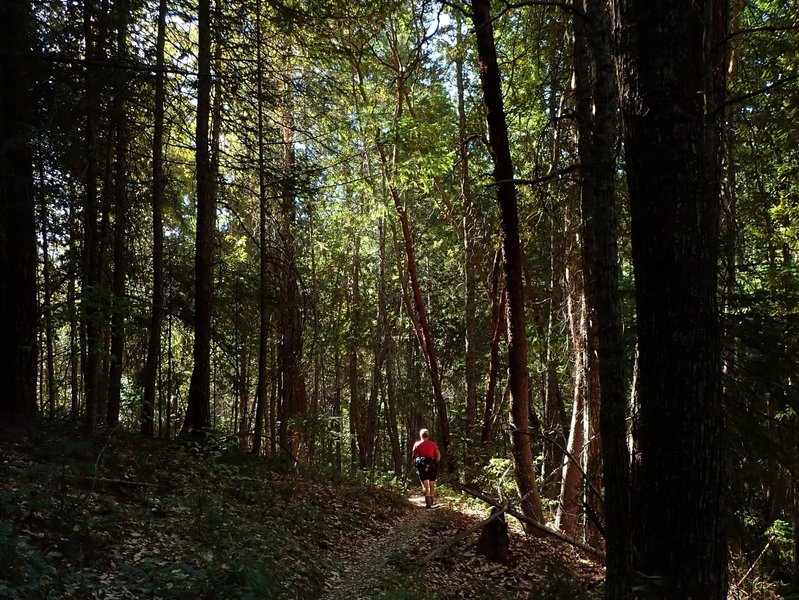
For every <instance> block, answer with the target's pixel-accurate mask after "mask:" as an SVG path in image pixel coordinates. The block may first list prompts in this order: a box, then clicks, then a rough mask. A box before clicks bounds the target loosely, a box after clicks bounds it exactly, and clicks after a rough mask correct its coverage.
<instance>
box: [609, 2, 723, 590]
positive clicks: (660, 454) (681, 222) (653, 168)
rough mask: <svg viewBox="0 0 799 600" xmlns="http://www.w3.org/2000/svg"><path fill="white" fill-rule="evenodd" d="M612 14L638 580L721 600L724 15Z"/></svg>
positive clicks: (641, 8) (654, 9)
mask: <svg viewBox="0 0 799 600" xmlns="http://www.w3.org/2000/svg"><path fill="white" fill-rule="evenodd" d="M614 6H615V13H616V14H615V21H616V23H617V31H616V39H617V41H618V44H619V50H618V64H617V68H618V73H619V77H620V82H619V83H620V100H621V109H622V111H621V112H622V117H623V123H624V136H625V149H626V164H627V179H628V184H629V190H630V206H631V222H632V250H633V266H634V271H635V279H636V307H637V315H638V344H639V361H640V365H639V369H640V374H639V377H640V382H639V398H640V414H641V422H640V449H641V469H640V474H639V476H638V478H637V482H638V485H639V486H640V489H639V498H640V501H639V503H638V505H637V506H636V507H635V510H634V511H633V512H634V514H635V515H636V519H637V521H638V527H636V528H635V531H636V533H637V534H638V535H639V539H638V540H637V544H636V546H637V549H638V551H639V559H640V560H639V562H638V564H637V565H636V570H638V571H640V572H641V573H644V574H645V575H647V576H650V577H653V576H657V577H659V578H661V579H662V583H663V586H662V587H660V588H659V590H658V595H659V596H660V597H667V598H688V597H691V598H703V599H708V600H712V599H722V598H726V595H727V577H726V565H727V548H726V543H725V535H724V521H725V516H724V510H723V504H724V503H723V497H724V493H723V490H724V465H725V459H724V442H723V428H724V426H723V420H724V419H723V411H722V387H721V350H720V335H719V315H718V305H717V299H716V285H717V271H718V267H717V252H718V250H717V246H718V227H719V226H718V219H719V199H718V192H719V178H720V177H719V160H718V135H719V120H720V118H721V116H722V115H720V114H719V111H718V110H717V106H718V101H719V99H720V98H722V93H721V92H722V90H723V86H724V75H725V73H724V69H723V68H722V66H723V65H724V60H723V59H724V47H725V38H726V31H727V3H726V2H723V1H721V0H705V1H704V2H695V1H693V0H691V1H688V0H680V1H676V2H670V3H662V4H652V3H649V2H642V1H640V0H615V1H614ZM652 140H657V141H658V143H652Z"/></svg>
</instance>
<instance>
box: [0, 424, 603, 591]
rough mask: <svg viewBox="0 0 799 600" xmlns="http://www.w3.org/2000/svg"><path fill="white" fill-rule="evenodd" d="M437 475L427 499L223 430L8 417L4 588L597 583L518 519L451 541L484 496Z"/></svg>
mask: <svg viewBox="0 0 799 600" xmlns="http://www.w3.org/2000/svg"><path fill="white" fill-rule="evenodd" d="M440 491H441V492H443V493H442V494H440V496H439V504H438V506H437V507H436V508H434V509H433V510H426V509H425V508H424V506H423V505H424V502H423V498H422V497H420V496H418V495H416V494H414V493H411V492H402V491H392V490H387V489H384V488H380V487H377V486H374V485H369V484H365V483H359V482H356V481H352V480H348V479H345V478H342V477H341V476H337V475H336V474H334V473H322V472H319V471H318V470H317V471H312V470H310V469H308V468H303V467H301V466H299V467H295V466H293V465H287V464H285V463H278V462H274V461H269V460H267V459H263V458H260V459H256V458H254V457H252V456H249V455H247V454H244V453H242V452H240V451H238V450H236V449H232V448H225V447H224V444H222V443H215V444H198V443H188V444H179V443H165V442H160V441H155V440H152V441H145V440H143V439H142V438H140V437H138V436H134V435H130V434H125V433H121V432H119V431H116V432H105V433H103V434H101V435H100V436H98V437H97V438H96V439H94V440H88V439H85V438H83V437H81V436H79V435H78V434H77V432H75V431H73V430H72V429H71V428H69V427H68V426H63V425H62V426H59V427H55V426H42V427H40V428H38V429H30V430H8V429H6V430H3V429H0V598H19V599H23V598H24V599H28V598H31V599H33V598H47V599H56V598H76V599H86V598H102V599H109V600H110V599H116V598H164V599H175V600H179V599H187V600H188V599H191V600H197V599H203V598H209V599H210V598H219V599H225V600H227V599H235V598H252V599H271V598H286V599H289V598H303V599H304V598H308V599H323V598H324V599H329V600H336V599H342V600H343V599H345V598H346V599H347V600H357V599H360V598H363V599H395V600H399V599H403V598H414V599H418V600H424V599H434V598H442V599H444V598H474V599H481V598H486V599H488V598H492V599H493V598H541V599H547V598H553V599H554V598H564V599H569V600H576V599H584V598H585V599H591V598H599V597H601V592H602V580H603V569H602V567H601V566H600V565H598V564H596V563H595V562H593V561H592V560H590V557H588V556H585V555H583V554H581V553H580V552H579V551H577V550H575V549H573V548H571V547H569V546H566V545H564V544H562V543H561V542H558V541H556V540H551V539H541V538H527V537H525V536H524V535H523V534H522V533H521V531H520V530H519V529H518V528H516V527H515V525H514V523H513V522H511V523H510V524H511V526H512V531H511V552H512V558H511V560H510V563H509V564H508V565H502V564H494V563H490V562H487V561H486V560H485V558H484V557H483V556H480V555H477V554H476V553H475V545H476V542H477V538H478V536H479V531H475V532H474V533H471V534H469V535H468V536H466V537H465V538H464V539H462V540H461V541H459V542H457V543H454V544H451V542H452V540H453V538H455V536H456V535H458V534H459V533H460V532H462V531H464V530H466V529H468V528H469V527H471V526H473V525H475V524H476V523H479V522H480V520H481V519H482V517H483V515H484V514H485V513H486V512H487V511H486V508H485V507H480V508H477V507H476V506H475V505H474V504H471V503H469V502H468V501H466V500H464V499H463V498H459V497H458V496H457V495H456V494H455V493H454V492H450V491H449V490H447V489H446V487H445V486H442V487H441V488H440ZM450 544H451V545H450ZM436 549H441V550H442V551H441V552H440V553H439V554H438V555H437V556H436V557H435V558H434V559H432V560H431V561H429V562H428V563H427V564H425V566H424V567H423V568H422V567H419V566H417V565H416V562H415V560H416V558H417V557H419V556H420V555H421V556H424V555H426V554H428V553H429V552H432V551H433V550H436Z"/></svg>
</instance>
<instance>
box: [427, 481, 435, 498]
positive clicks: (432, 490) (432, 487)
mask: <svg viewBox="0 0 799 600" xmlns="http://www.w3.org/2000/svg"><path fill="white" fill-rule="evenodd" d="M428 486H429V489H430V494H429V495H430V497H431V498H432V497H433V496H435V495H436V482H435V481H430V482H428Z"/></svg>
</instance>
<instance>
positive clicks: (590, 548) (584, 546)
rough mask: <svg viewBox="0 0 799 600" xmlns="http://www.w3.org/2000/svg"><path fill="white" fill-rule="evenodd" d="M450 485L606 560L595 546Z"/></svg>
mask: <svg viewBox="0 0 799 600" xmlns="http://www.w3.org/2000/svg"><path fill="white" fill-rule="evenodd" d="M450 485H452V486H453V487H456V488H458V489H459V490H461V491H462V492H465V493H467V494H469V495H470V496H472V497H474V498H477V499H478V500H482V501H483V502H486V503H488V504H490V505H491V506H496V507H497V508H499V509H500V510H504V512H506V513H507V514H509V515H510V516H512V517H515V518H516V519H518V520H519V521H521V522H522V523H527V524H528V525H532V526H533V527H535V528H536V529H538V530H539V531H543V532H544V533H546V534H547V535H550V536H552V537H554V538H557V539H559V540H562V541H564V542H566V543H567V544H571V545H572V546H574V547H575V548H579V549H580V550H583V551H584V552H588V553H589V554H593V555H594V556H597V557H599V558H601V559H602V560H605V553H604V552H602V550H598V549H596V548H594V547H593V546H589V545H588V544H586V543H583V542H581V541H580V540H577V539H575V538H573V537H571V536H570V535H566V534H565V533H561V532H560V531H556V530H554V529H552V528H551V527H547V526H546V525H544V524H543V523H539V522H538V521H536V520H535V519H531V518H530V517H526V516H524V515H523V514H521V513H519V512H516V511H515V510H512V509H510V508H503V506H502V505H501V504H498V503H497V502H496V501H495V500H494V499H493V498H491V497H489V496H486V495H485V494H483V493H481V492H478V491H476V490H473V489H472V488H470V487H466V486H465V485H463V484H462V483H458V482H452V483H450Z"/></svg>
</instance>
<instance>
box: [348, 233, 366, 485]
mask: <svg viewBox="0 0 799 600" xmlns="http://www.w3.org/2000/svg"><path fill="white" fill-rule="evenodd" d="M360 247H361V246H360V238H359V237H358V236H357V235H356V237H355V243H354V249H353V259H352V260H353V262H352V286H351V289H352V292H351V296H350V319H349V320H350V333H349V351H348V355H349V362H348V370H347V375H348V378H349V388H350V435H351V436H352V437H351V439H352V444H353V457H352V458H353V462H354V459H355V458H356V455H357V461H358V468H359V469H365V468H366V439H365V432H364V429H365V425H364V422H363V421H364V420H363V417H362V415H361V398H360V377H359V373H358V349H359V346H360V344H359V341H360V339H359V333H358V332H359V331H360V327H361V321H362V319H361V275H360V274H361V264H360Z"/></svg>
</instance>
